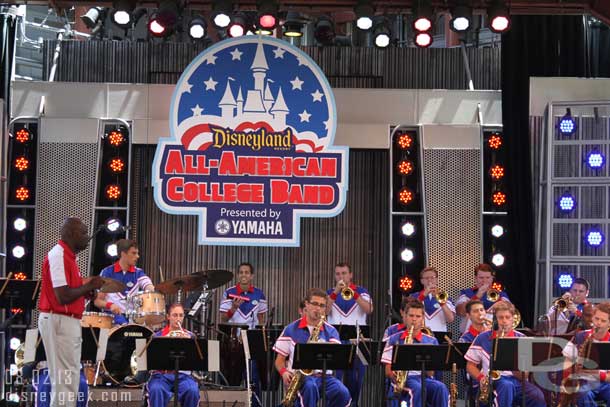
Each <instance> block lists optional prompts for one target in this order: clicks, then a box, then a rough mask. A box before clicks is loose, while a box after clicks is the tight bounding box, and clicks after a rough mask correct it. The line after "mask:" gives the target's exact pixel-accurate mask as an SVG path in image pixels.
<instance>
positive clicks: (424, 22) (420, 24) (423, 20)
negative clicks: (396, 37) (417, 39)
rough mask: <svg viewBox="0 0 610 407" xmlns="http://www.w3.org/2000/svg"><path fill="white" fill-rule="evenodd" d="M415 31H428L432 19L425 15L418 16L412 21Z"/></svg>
mask: <svg viewBox="0 0 610 407" xmlns="http://www.w3.org/2000/svg"><path fill="white" fill-rule="evenodd" d="M413 27H414V28H415V29H416V30H417V31H428V30H429V29H430V28H431V27H432V21H430V19H429V18H427V17H420V18H418V19H417V20H415V22H414V23H413Z"/></svg>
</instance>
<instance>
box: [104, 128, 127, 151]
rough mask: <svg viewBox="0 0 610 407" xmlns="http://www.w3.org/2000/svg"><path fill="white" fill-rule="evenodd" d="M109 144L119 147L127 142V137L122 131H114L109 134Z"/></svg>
mask: <svg viewBox="0 0 610 407" xmlns="http://www.w3.org/2000/svg"><path fill="white" fill-rule="evenodd" d="M108 142H109V143H110V144H111V145H113V146H115V147H119V146H120V145H121V144H123V142H125V136H123V133H121V132H120V131H117V130H113V131H111V132H110V133H109V134H108Z"/></svg>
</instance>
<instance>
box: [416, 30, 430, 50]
mask: <svg viewBox="0 0 610 407" xmlns="http://www.w3.org/2000/svg"><path fill="white" fill-rule="evenodd" d="M432 41H433V39H432V36H431V35H430V33H428V32H420V33H416V34H415V38H414V39H413V42H415V45H417V46H418V47H419V48H428V47H429V46H430V45H432Z"/></svg>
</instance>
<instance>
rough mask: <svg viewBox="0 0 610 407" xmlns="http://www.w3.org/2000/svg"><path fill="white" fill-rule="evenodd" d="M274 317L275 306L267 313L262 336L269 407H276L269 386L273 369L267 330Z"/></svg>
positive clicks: (272, 390) (269, 335) (268, 331)
mask: <svg viewBox="0 0 610 407" xmlns="http://www.w3.org/2000/svg"><path fill="white" fill-rule="evenodd" d="M274 317H275V305H274V306H273V307H271V310H270V311H269V315H268V317H267V321H266V323H265V325H263V336H264V338H265V359H266V364H267V369H266V371H265V373H266V376H267V391H270V392H271V405H273V406H275V405H277V402H276V393H277V392H276V391H275V390H274V389H273V388H272V385H271V379H272V378H273V374H272V371H271V369H273V362H272V352H271V346H270V344H271V331H270V330H269V328H271V326H272V325H273V318H274Z"/></svg>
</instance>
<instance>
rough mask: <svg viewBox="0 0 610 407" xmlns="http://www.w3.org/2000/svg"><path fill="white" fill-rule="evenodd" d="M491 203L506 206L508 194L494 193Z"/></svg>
mask: <svg viewBox="0 0 610 407" xmlns="http://www.w3.org/2000/svg"><path fill="white" fill-rule="evenodd" d="M491 201H492V202H493V203H494V205H497V206H501V205H504V204H505V203H506V194H505V193H504V192H502V191H497V192H494V193H493V195H492V196H491Z"/></svg>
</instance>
